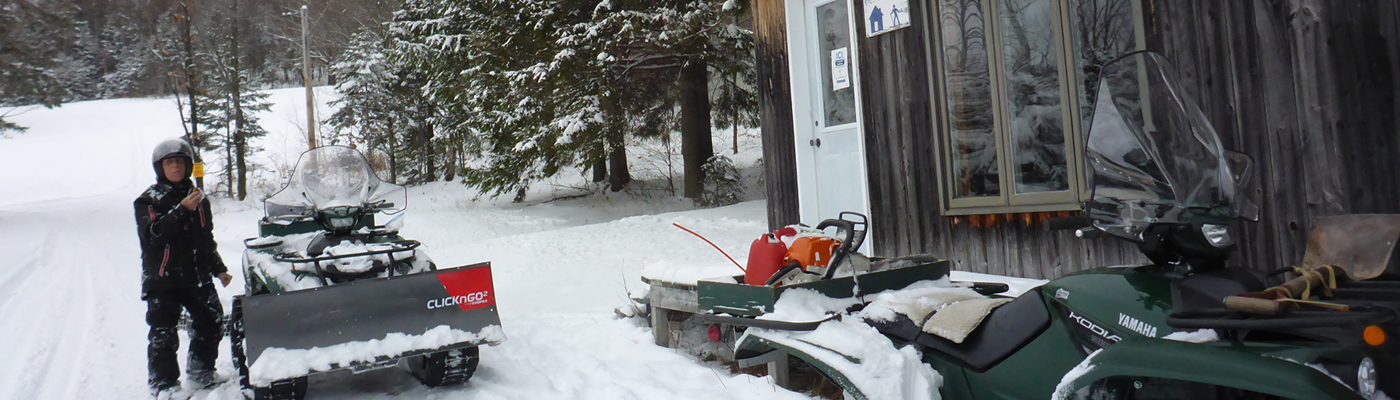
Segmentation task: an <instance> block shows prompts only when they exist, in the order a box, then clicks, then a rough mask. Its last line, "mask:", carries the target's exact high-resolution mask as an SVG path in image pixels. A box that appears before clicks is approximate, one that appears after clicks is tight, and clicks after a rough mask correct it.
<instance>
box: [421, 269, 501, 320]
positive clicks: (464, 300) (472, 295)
mask: <svg viewBox="0 0 1400 400" xmlns="http://www.w3.org/2000/svg"><path fill="white" fill-rule="evenodd" d="M437 278H438V281H439V282H441V283H442V288H443V289H445V290H447V296H445V297H441V298H435V299H432V300H428V304H427V307H428V309H429V310H433V309H438V308H443V307H452V306H457V307H458V308H461V309H462V311H469V310H475V309H478V308H482V307H487V306H491V305H494V304H496V296H495V293H494V291H493V290H491V289H492V285H491V267H490V266H489V265H488V266H482V267H477V268H470V269H464V270H460V271H452V272H444V273H441V274H438V275H437Z"/></svg>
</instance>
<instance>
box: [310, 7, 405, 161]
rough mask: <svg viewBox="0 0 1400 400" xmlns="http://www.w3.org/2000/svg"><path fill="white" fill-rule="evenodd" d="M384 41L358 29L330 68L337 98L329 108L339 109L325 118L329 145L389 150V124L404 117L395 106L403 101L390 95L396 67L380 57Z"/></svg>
mask: <svg viewBox="0 0 1400 400" xmlns="http://www.w3.org/2000/svg"><path fill="white" fill-rule="evenodd" d="M384 43H385V39H384V38H383V37H381V36H380V33H379V32H376V31H375V30H373V29H362V30H361V31H360V32H359V33H357V34H356V35H355V38H354V39H353V40H351V42H350V48H348V49H346V50H345V52H344V53H342V54H341V57H340V59H339V60H338V61H337V62H336V63H335V64H333V65H331V77H332V79H334V80H335V82H336V85H335V90H336V92H338V93H340V95H341V97H340V98H339V99H336V100H333V101H331V105H338V106H340V107H339V109H337V110H336V112H335V114H333V115H331V116H330V118H328V119H327V122H328V123H329V124H330V125H331V127H332V128H333V129H334V132H333V133H332V135H331V137H330V139H331V141H332V142H333V143H340V144H350V145H354V144H355V143H362V144H364V145H365V147H366V148H367V149H381V150H386V151H387V150H389V149H391V148H392V146H390V145H389V144H390V143H392V141H393V138H394V137H395V136H396V135H395V133H396V132H395V130H394V129H395V126H393V125H391V124H390V121H393V120H395V119H398V118H396V117H398V116H401V115H403V114H404V110H403V109H402V108H401V107H399V106H400V105H401V104H402V101H403V99H399V98H397V97H396V96H395V93H394V84H395V81H396V80H397V79H398V77H397V76H395V74H394V72H395V71H397V70H398V68H397V67H396V66H395V65H394V64H393V63H392V62H391V61H390V60H389V59H388V57H387V56H386V55H385V54H384Z"/></svg>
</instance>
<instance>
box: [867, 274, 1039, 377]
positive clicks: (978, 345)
mask: <svg viewBox="0 0 1400 400" xmlns="http://www.w3.org/2000/svg"><path fill="white" fill-rule="evenodd" d="M866 323H868V324H870V325H871V326H874V327H875V329H877V330H879V331H880V333H883V334H885V335H888V336H893V337H896V338H899V339H902V340H904V341H907V342H911V343H916V344H918V345H920V346H923V347H924V348H926V349H930V350H933V351H934V352H938V353H942V354H945V355H947V356H948V357H951V358H953V359H956V360H957V361H959V362H961V363H963V364H966V365H967V367H968V368H970V369H972V370H976V371H985V370H987V369H989V368H991V367H993V366H995V365H996V364H997V363H999V362H1001V361H1002V360H1005V359H1006V357H1008V356H1010V355H1011V354H1012V353H1015V352H1016V350H1019V349H1020V348H1021V347H1022V346H1025V344H1026V343H1029V342H1030V341H1031V339H1034V338H1035V337H1036V336H1037V335H1039V334H1040V332H1042V331H1044V330H1045V328H1047V327H1049V326H1050V311H1049V310H1047V309H1046V308H1045V301H1044V299H1043V298H1042V297H1041V294H1040V290H1038V289H1033V290H1030V291H1028V292H1026V293H1025V294H1022V295H1021V296H1020V297H1017V298H1016V300H1013V301H1011V302H1010V303H1006V304H1005V305H1002V306H1000V307H997V308H996V309H994V310H992V312H991V313H990V314H988V315H987V317H986V318H984V319H983V320H982V324H981V325H979V326H978V327H977V329H975V330H973V331H972V333H971V334H970V335H968V336H967V338H966V339H964V340H963V342H962V343H953V341H951V340H948V339H944V338H942V337H939V336H938V335H932V334H928V333H925V332H924V331H923V330H922V329H920V327H919V325H917V324H915V323H914V321H912V320H910V319H909V317H907V316H904V315H902V314H896V317H895V319H894V320H893V321H885V322H881V321H866ZM924 354H929V352H928V351H924Z"/></svg>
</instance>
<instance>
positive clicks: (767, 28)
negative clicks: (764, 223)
mask: <svg viewBox="0 0 1400 400" xmlns="http://www.w3.org/2000/svg"><path fill="white" fill-rule="evenodd" d="M752 5H753V8H752V10H753V21H754V52H755V53H756V56H757V57H758V60H757V64H756V66H755V67H756V68H755V70H756V72H757V74H758V79H757V84H758V108H759V128H760V132H761V135H762V138H763V165H764V185H765V186H766V188H765V189H766V191H767V194H768V196H767V197H768V228H769V230H776V229H778V228H781V227H784V226H787V225H791V224H795V223H798V222H800V220H801V216H800V215H799V214H798V198H797V152H796V150H795V149H794V147H793V146H794V144H795V142H796V139H795V138H794V137H793V126H792V91H791V86H790V85H791V78H790V77H789V76H788V51H787V19H786V11H785V8H784V6H783V0H753V3H752Z"/></svg>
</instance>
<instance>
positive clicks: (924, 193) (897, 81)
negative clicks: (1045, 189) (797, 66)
mask: <svg viewBox="0 0 1400 400" xmlns="http://www.w3.org/2000/svg"><path fill="white" fill-rule="evenodd" d="M855 3H856V4H854V6H855V10H856V11H855V12H854V13H855V14H856V15H861V14H863V12H862V9H863V2H855ZM931 4H932V3H926V2H919V1H911V2H910V3H909V7H910V9H911V10H910V13H909V14H910V15H911V16H913V18H914V19H913V20H912V24H913V26H912V27H910V28H907V29H902V30H898V31H894V32H889V33H885V34H882V35H878V36H875V37H872V38H866V37H865V36H864V35H858V36H857V38H858V39H857V40H859V42H858V47H859V49H860V54H859V57H860V58H859V65H858V67H859V68H860V71H859V73H860V79H861V81H860V82H861V85H862V86H861V103H862V118H863V123H864V127H865V146H866V160H865V162H866V166H867V169H868V171H869V181H870V204H871V210H870V214H871V215H870V218H871V224H870V225H871V226H870V230H871V231H872V236H873V237H874V238H875V243H874V244H875V247H874V249H873V251H872V253H874V255H880V256H895V255H903V254H913V253H931V254H938V255H940V256H942V257H945V258H947V259H949V260H952V261H953V262H954V263H955V268H956V269H959V270H964V271H974V272H985V273H993V274H1004V275H1014V276H1024V277H1033V278H1047V277H1054V276H1059V275H1063V274H1064V273H1067V272H1072V271H1078V270H1082V269H1085V268H1089V267H1093V266H1102V265H1114V264H1126V263H1132V262H1139V261H1140V257H1138V255H1137V251H1136V250H1134V249H1133V248H1132V247H1129V246H1125V245H1124V244H1123V243H1121V242H1118V241H1113V240H1108V239H1095V240H1084V239H1079V238H1076V237H1074V235H1073V233H1071V232H1046V231H1045V230H1044V229H1042V228H1041V227H1040V225H1039V222H1040V221H1041V218H1040V217H1041V216H1040V215H1031V214H1021V215H991V216H976V217H943V216H941V212H940V209H941V208H940V205H939V203H938V201H939V200H938V199H939V197H940V196H939V191H938V190H939V189H938V176H937V173H938V172H937V171H938V169H937V158H936V156H935V149H936V148H937V146H939V143H938V138H939V135H941V133H940V132H942V130H941V128H939V125H938V123H939V121H937V118H936V117H935V115H943V114H942V113H941V112H940V113H938V114H935V113H934V109H933V101H934V100H935V99H937V98H938V96H937V95H936V93H937V90H939V89H937V86H939V82H936V78H934V79H935V81H934V82H930V78H931V76H930V70H929V62H930V60H931V57H936V55H931V54H930V53H929V50H930V49H929V47H928V45H929V43H928V42H927V40H925V37H926V36H925V35H926V32H925V31H924V29H925V27H926V25H925V24H926V21H928V20H929V18H928V17H929V15H930V12H928V11H931V10H928V9H927V7H930V6H931ZM856 25H857V29H856V30H857V31H858V32H863V31H864V29H865V21H863V19H861V18H857V19H856Z"/></svg>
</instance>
